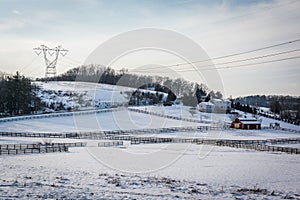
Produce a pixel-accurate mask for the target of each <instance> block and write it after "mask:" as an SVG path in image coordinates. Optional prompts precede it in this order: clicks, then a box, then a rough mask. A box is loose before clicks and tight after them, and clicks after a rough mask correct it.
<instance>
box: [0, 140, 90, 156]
mask: <svg viewBox="0 0 300 200" xmlns="http://www.w3.org/2000/svg"><path fill="white" fill-rule="evenodd" d="M83 146H86V143H85V142H76V143H52V144H40V143H35V144H1V145H0V155H13V154H32V153H52V152H67V151H68V150H69V147H83Z"/></svg>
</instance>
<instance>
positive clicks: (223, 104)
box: [211, 99, 231, 112]
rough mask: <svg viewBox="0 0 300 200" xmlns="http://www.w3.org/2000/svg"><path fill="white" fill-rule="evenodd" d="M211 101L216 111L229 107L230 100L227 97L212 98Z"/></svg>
mask: <svg viewBox="0 0 300 200" xmlns="http://www.w3.org/2000/svg"><path fill="white" fill-rule="evenodd" d="M211 103H213V104H214V105H215V111H216V112H225V111H230V109H231V101H230V100H227V99H212V100H211Z"/></svg>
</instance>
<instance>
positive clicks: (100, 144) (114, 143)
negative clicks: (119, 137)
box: [98, 141, 123, 147]
mask: <svg viewBox="0 0 300 200" xmlns="http://www.w3.org/2000/svg"><path fill="white" fill-rule="evenodd" d="M122 145H123V141H108V142H98V147H112V146H122Z"/></svg>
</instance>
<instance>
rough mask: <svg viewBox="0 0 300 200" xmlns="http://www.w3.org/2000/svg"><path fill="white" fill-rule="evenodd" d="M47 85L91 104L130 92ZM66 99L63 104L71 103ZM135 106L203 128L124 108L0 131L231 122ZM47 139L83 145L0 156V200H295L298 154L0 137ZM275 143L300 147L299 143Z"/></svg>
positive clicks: (229, 133)
mask: <svg viewBox="0 0 300 200" xmlns="http://www.w3.org/2000/svg"><path fill="white" fill-rule="evenodd" d="M51 84H52V85H51ZM51 84H48V83H47V84H44V85H43V87H44V89H45V90H48V89H49V90H57V91H58V90H61V91H71V90H72V88H71V87H74V88H75V89H74V91H77V92H78V91H82V94H83V93H84V94H85V95H84V96H85V97H84V98H86V100H87V99H90V98H92V99H94V96H93V95H95V96H96V98H95V99H101V101H106V100H107V101H111V99H112V98H111V97H112V96H115V97H116V100H120V101H125V100H126V97H124V93H125V91H127V89H128V88H127V89H126V88H124V91H121V92H120V88H118V89H117V90H114V89H112V88H111V86H107V88H106V86H105V85H102V86H101V88H100V89H99V90H97V89H96V90H94V88H92V89H90V88H91V86H92V87H94V85H93V84H92V85H89V83H86V84H85V83H84V84H82V83H81V84H80V85H76V83H74V85H72V84H71V85H70V83H69V84H66V83H64V82H60V83H59V84H57V85H56V86H55V83H51ZM95 91H97V92H95ZM103 91H106V92H107V93H105V92H103ZM62 93H63V92H62ZM79 93H81V92H79ZM62 96H63V95H62ZM45 98H48V97H46V96H45ZM53 98H54V97H53ZM55 98H57V97H55ZM67 98H68V97H67V96H66V97H65V98H64V99H62V101H65V102H68V101H67ZM136 109H142V110H147V111H150V112H155V113H159V114H164V115H169V116H177V117H178V116H180V117H182V118H189V119H202V120H203V121H205V122H206V123H195V122H187V121H181V120H176V119H170V118H164V117H161V116H156V115H149V114H145V113H139V112H134V111H129V110H127V109H125V108H124V109H120V110H116V111H113V112H103V113H94V114H86V115H73V116H61V117H51V118H40V119H26V120H18V121H10V122H0V132H24V133H26V132H35V133H38V132H49V133H53V132H55V133H65V132H77V131H99V130H132V129H134V130H141V129H149V128H151V129H155V128H167V127H185V126H193V127H194V126H199V125H203V126H210V125H213V124H215V123H217V122H219V121H224V120H225V121H230V116H227V115H220V114H209V113H199V112H193V111H191V110H190V109H189V108H188V107H184V106H178V105H177V106H170V107H162V106H147V107H137V108H136ZM262 120H263V121H262V123H263V125H265V126H269V123H274V122H275V120H272V119H268V118H262ZM208 122H209V123H208ZM280 125H281V127H285V128H290V129H295V130H300V128H299V126H294V125H291V124H287V123H283V122H280ZM134 134H135V135H136V136H152V137H178V138H188V137H195V138H206V139H231V140H265V139H274V138H299V137H300V134H299V133H293V132H288V131H281V130H274V129H262V130H237V129H225V130H198V131H190V132H180V131H179V132H172V133H171V132H170V133H151V134H149V133H147V134H145V133H142V132H141V133H140V132H136V133H134ZM45 141H51V142H54V143H56V142H87V146H86V147H74V148H70V149H69V152H61V153H45V154H26V155H0V168H1V169H2V170H1V172H0V199H17V198H22V199H37V198H39V199H175V198H177V199H284V198H290V199H300V189H299V185H300V179H299V176H300V171H299V166H300V156H299V154H286V153H274V152H261V151H254V150H246V149H236V148H229V147H217V146H211V145H196V144H190V143H181V144H180V143H160V144H138V145H132V144H130V142H129V141H124V145H123V146H118V147H98V142H100V140H85V139H64V138H53V139H52V138H51V139H47V138H30V137H3V136H1V137H0V145H1V144H26V143H43V142H45ZM278 146H286V147H293V148H299V144H278Z"/></svg>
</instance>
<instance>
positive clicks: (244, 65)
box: [147, 56, 300, 73]
mask: <svg viewBox="0 0 300 200" xmlns="http://www.w3.org/2000/svg"><path fill="white" fill-rule="evenodd" d="M299 58H300V56H292V57H287V58H281V59H275V60H269V61H263V62H256V63H249V64H242V65H233V66H226V67H216V68H204V69H201V71H208V70H216V69H230V68H239V67H248V66H253V65H260V64H267V63H275V62H281V61H286V60H294V59H299ZM195 70H196V69H193V70H191V69H188V70H179V71H176V72H190V71H195ZM159 72H160V73H163V72H161V71H159ZM147 73H157V72H153V71H149V72H147Z"/></svg>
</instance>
